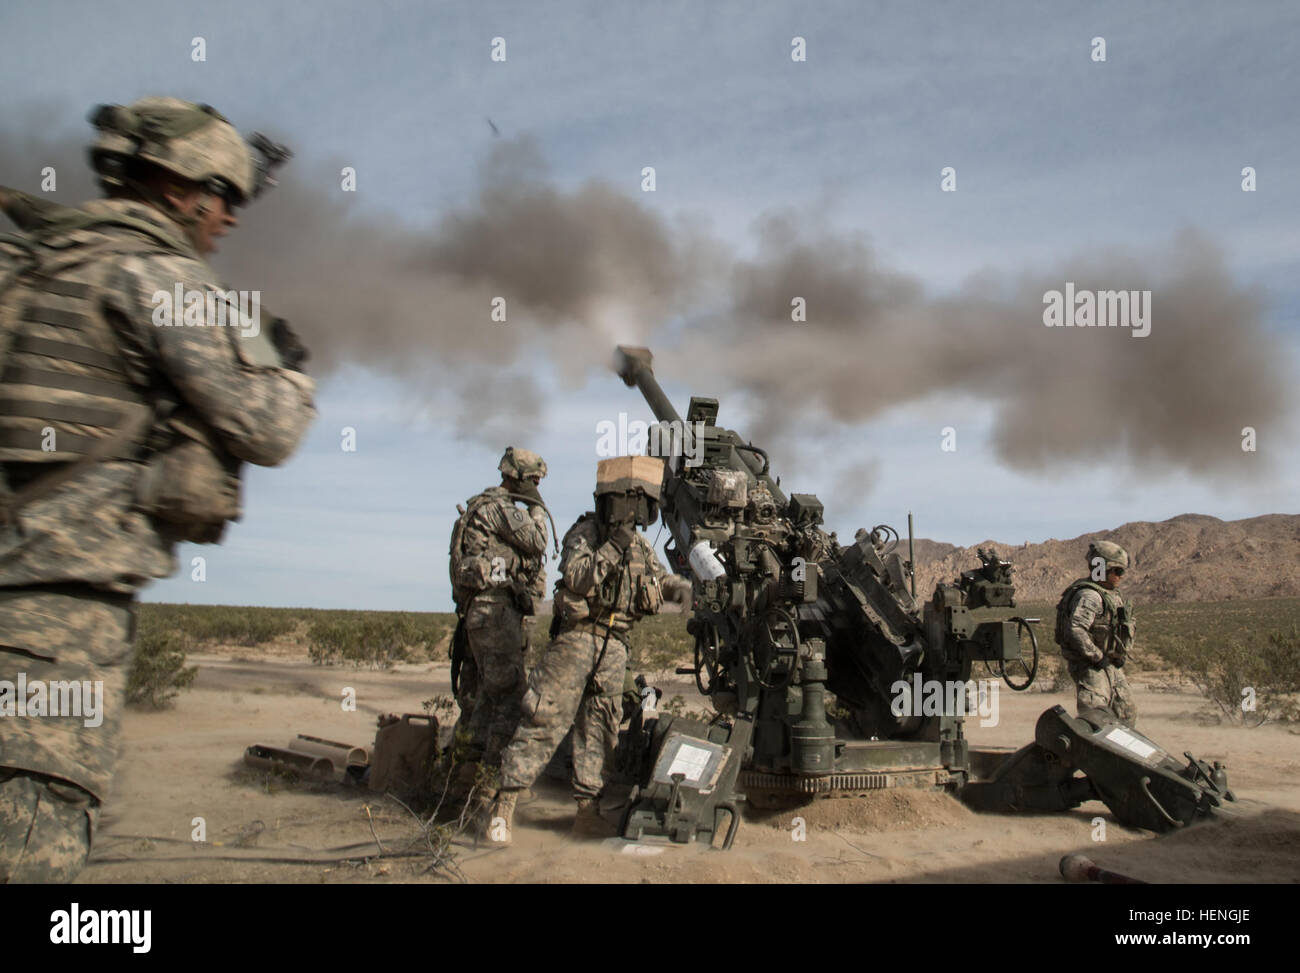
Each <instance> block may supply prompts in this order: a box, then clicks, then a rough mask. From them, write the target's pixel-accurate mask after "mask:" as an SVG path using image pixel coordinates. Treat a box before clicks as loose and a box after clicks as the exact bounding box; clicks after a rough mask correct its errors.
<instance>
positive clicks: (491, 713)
mask: <svg viewBox="0 0 1300 973" xmlns="http://www.w3.org/2000/svg"><path fill="white" fill-rule="evenodd" d="M546 542H547V533H546V520H545V514H544V513H543V511H542V508H541V506H540V505H536V504H534V505H532V506H531V507H530V508H529V510H528V512H527V513H525V512H524V510H523V509H521V507H519V506H518V505H516V503H515V501H514V500H512V499H511V498H510V496H509V493H508V491H507V490H506V489H505V488H503V487H492V488H490V489H488V490H485V491H484V492H483V493H481V494H479V495H478V496H477V497H475V498H474V499H473V500H471V501H470V502H469V504H468V505H467V507H466V512H465V515H464V533H463V535H462V539H461V544H462V548H463V554H462V556H461V559H460V561H459V565H458V572H459V577H458V578H456V579H455V581H456V586H457V589H458V590H462V591H464V590H468V591H470V592H472V593H471V594H469V595H468V597H467V598H466V600H465V602H463V603H462V604H461V605H460V608H461V610H462V611H463V612H464V618H465V633H466V636H467V639H468V642H469V651H470V659H467V660H465V661H466V663H467V664H468V663H469V662H470V661H471V660H472V662H473V669H472V670H471V671H472V675H471V684H472V685H473V690H472V693H473V695H472V696H471V694H470V692H469V691H467V690H468V689H469V687H466V686H465V685H464V684H463V682H462V685H461V693H460V694H459V696H461V697H468V698H467V699H466V700H465V701H466V702H469V703H470V706H469V709H468V712H466V707H465V705H464V703H462V704H461V707H462V708H461V715H460V719H459V720H457V722H456V731H457V732H458V733H460V734H465V733H468V736H469V743H468V747H467V749H468V751H469V756H470V761H471V762H479V761H481V762H483V763H485V764H486V765H487V766H489V767H494V766H496V765H497V764H499V763H500V759H501V749H502V748H503V747H504V746H505V745H506V743H507V742H509V740H510V737H511V736H512V735H513V734H514V732H515V727H516V726H518V725H519V702H520V699H521V698H522V697H523V693H524V653H525V652H526V651H527V648H528V644H527V643H528V629H527V627H526V625H527V622H526V619H528V618H531V617H532V614H533V602H534V601H535V600H537V599H540V598H541V597H542V596H543V594H544V593H545V590H546V589H545V585H546V568H545V555H546ZM525 609H526V610H525ZM464 677H465V669H464V668H462V670H461V679H462V680H464ZM457 701H458V702H461V700H460V699H459V698H458V700H457ZM464 756H465V754H464V753H462V754H460V757H461V758H462V759H463V758H464Z"/></svg>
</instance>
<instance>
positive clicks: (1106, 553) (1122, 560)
mask: <svg viewBox="0 0 1300 973" xmlns="http://www.w3.org/2000/svg"><path fill="white" fill-rule="evenodd" d="M1096 558H1101V559H1102V560H1103V561H1105V562H1106V570H1108V571H1109V570H1110V569H1111V568H1120V569H1121V570H1124V571H1127V570H1128V551H1126V550H1124V548H1122V547H1120V546H1119V545H1118V544H1116V543H1115V542H1114V541H1094V542H1093V543H1091V544H1089V545H1088V564H1089V565H1091V564H1092V563H1093V561H1094V560H1095V559H1096Z"/></svg>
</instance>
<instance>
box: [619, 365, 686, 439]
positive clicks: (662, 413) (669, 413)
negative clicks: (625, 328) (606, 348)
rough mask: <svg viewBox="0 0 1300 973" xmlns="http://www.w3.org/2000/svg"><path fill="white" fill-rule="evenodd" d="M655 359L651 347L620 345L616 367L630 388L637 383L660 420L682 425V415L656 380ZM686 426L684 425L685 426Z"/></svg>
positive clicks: (620, 376) (651, 409)
mask: <svg viewBox="0 0 1300 973" xmlns="http://www.w3.org/2000/svg"><path fill="white" fill-rule="evenodd" d="M653 361H654V355H652V354H650V349H649V348H633V347H629V346H628V345H619V346H618V351H617V352H616V353H615V367H616V369H617V371H618V377H619V378H621V379H622V380H623V381H624V382H625V383H626V384H627V385H628V387H629V388H630V387H631V386H633V385H635V386H636V387H637V388H639V389H640V390H641V394H642V395H643V396H645V400H646V402H647V403H649V405H650V411H652V412H653V413H654V414H655V418H656V419H658V420H659V421H660V422H675V423H677V424H678V425H679V426H680V425H681V421H682V417H681V416H679V415H678V414H677V410H676V409H674V408H673V404H672V402H671V401H669V399H668V396H666V395H665V394H664V390H663V389H661V388H660V387H659V383H658V382H657V381H655V373H654V369H653V368H652V367H651V365H652V363H653ZM683 428H684V427H683Z"/></svg>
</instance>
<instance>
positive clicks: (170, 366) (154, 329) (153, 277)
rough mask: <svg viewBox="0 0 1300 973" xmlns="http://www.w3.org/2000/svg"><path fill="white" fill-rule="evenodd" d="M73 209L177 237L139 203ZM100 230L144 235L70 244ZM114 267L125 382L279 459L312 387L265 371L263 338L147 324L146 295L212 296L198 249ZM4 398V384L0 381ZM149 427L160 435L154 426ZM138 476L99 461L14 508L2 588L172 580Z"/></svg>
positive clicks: (238, 450) (130, 585) (300, 427)
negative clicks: (172, 398) (171, 399)
mask: <svg viewBox="0 0 1300 973" xmlns="http://www.w3.org/2000/svg"><path fill="white" fill-rule="evenodd" d="M83 209H84V210H86V211H88V212H94V213H101V212H112V213H120V214H122V215H125V216H129V217H132V218H135V219H141V220H145V221H147V222H151V223H154V224H159V225H162V226H165V227H166V228H167V230H168V232H169V233H171V234H172V235H175V236H180V235H181V234H182V231H181V228H180V227H179V226H177V225H176V224H175V223H172V222H171V221H170V220H168V219H167V218H166V217H164V216H163V215H162V214H161V213H159V212H158V211H157V210H154V209H152V208H151V207H149V206H147V205H146V204H144V203H139V202H134V201H130V200H119V199H108V200H100V201H97V202H94V203H88V204H86V206H84V207H83ZM108 234H123V235H136V236H140V241H141V245H142V246H147V245H148V243H149V240H148V238H147V237H144V236H143V235H140V234H134V232H133V231H131V230H129V229H127V228H125V227H116V226H105V227H103V228H95V229H92V230H79V231H75V233H72V234H69V238H70V239H71V240H73V241H79V240H85V241H87V242H89V241H90V240H92V239H99V238H102V237H103V236H105V235H108ZM112 266H113V268H114V272H113V273H112V274H111V275H110V276H109V278H108V283H107V285H106V288H105V289H104V290H103V292H102V293H100V294H99V299H100V301H102V303H103V304H105V305H107V306H108V307H109V308H110V309H112V311H114V312H116V313H115V314H114V315H113V320H114V324H115V325H116V327H117V328H118V333H117V334H116V335H115V336H113V340H115V341H116V342H117V343H118V344H119V346H120V347H121V349H122V354H123V359H124V365H125V368H126V370H127V374H128V377H129V378H130V379H131V380H133V381H134V382H136V383H137V384H138V385H139V386H141V390H142V392H144V393H145V394H146V395H148V394H149V393H153V394H154V395H157V394H159V389H160V386H161V387H164V388H166V392H167V393H168V394H171V395H179V397H180V398H181V399H182V400H183V401H184V402H185V403H186V404H187V405H188V406H189V407H190V408H191V409H192V410H193V411H194V412H195V413H196V414H197V415H198V416H199V417H200V418H201V419H202V420H204V421H205V422H206V423H207V424H208V425H209V426H210V427H211V428H212V430H213V431H214V432H215V434H216V435H217V437H218V438H219V440H220V442H221V444H222V445H223V446H224V447H225V448H226V449H227V450H229V452H230V453H231V454H232V455H233V456H234V457H236V458H238V459H240V460H244V461H247V462H250V463H254V464H257V465H259V466H274V465H276V464H278V463H281V462H283V461H284V460H286V459H288V457H289V456H290V455H291V454H292V453H293V451H294V449H295V448H296V447H297V445H298V442H299V440H300V439H301V437H302V435H303V433H304V432H305V431H306V429H307V427H308V426H309V425H310V423H311V421H312V419H313V418H314V417H315V415H316V411H315V409H314V407H313V406H312V393H313V390H314V384H313V382H312V380H311V379H310V378H308V377H307V376H306V375H303V374H301V373H299V372H294V371H290V370H287V369H283V368H272V367H267V366H266V365H265V360H266V359H265V348H264V343H265V341H266V340H267V339H266V337H265V336H264V335H257V336H253V335H250V336H249V337H247V338H245V337H243V336H242V334H241V329H239V328H232V327H215V326H213V327H202V326H200V327H188V326H182V327H158V326H156V325H155V324H154V323H153V312H154V308H155V306H156V305H155V303H154V301H153V300H152V296H153V295H154V294H155V293H156V292H157V291H165V292H167V293H173V292H174V290H175V287H176V285H177V284H180V285H182V288H183V289H187V290H188V289H193V290H197V291H199V292H201V293H203V292H207V291H210V290H216V289H220V288H219V287H218V284H217V280H216V277H215V274H214V273H213V272H212V270H211V269H210V268H209V267H208V266H207V264H206V263H205V262H203V261H202V260H201V259H199V258H198V256H197V254H192V255H189V256H183V255H180V254H171V253H158V254H143V255H141V254H135V255H127V256H124V257H120V258H115V259H113V260H112ZM99 275H100V274H99V270H97V269H96V268H94V267H92V266H86V265H83V266H79V267H76V268H73V269H72V270H70V271H68V272H67V274H66V275H65V277H62V278H60V281H59V283H60V284H65V283H70V284H77V283H83V282H85V281H83V280H82V279H81V278H86V279H88V280H91V281H94V280H95V278H97V277H98V276H99ZM96 289H97V290H98V289H99V288H98V285H97V286H96ZM0 300H4V301H6V302H8V301H9V300H10V296H9V295H6V296H5V297H4V298H0ZM23 324H24V325H27V324H28V322H23ZM31 328H32V331H33V335H32V336H33V337H47V338H48V337H50V335H49V334H47V333H45V330H48V331H52V332H53V331H57V330H58V329H57V328H55V327H54V326H52V325H39V324H36V323H34V322H33V323H31ZM38 329H45V330H42V331H40V333H37V331H38ZM259 337H260V338H261V342H258V341H257V338H259ZM259 362H260V364H259ZM85 367H87V368H88V367H89V366H85ZM4 391H8V386H7V385H0V392H4ZM21 394H24V395H29V394H30V393H21ZM156 431H157V432H158V434H159V435H163V434H164V431H163V430H162V429H161V428H159V429H158V430H156ZM140 472H141V465H140V464H139V463H137V462H135V461H133V460H131V459H119V460H111V461H107V462H103V463H99V464H97V465H96V466H95V468H94V469H93V470H91V471H89V472H85V473H81V474H79V475H78V476H77V477H76V478H75V479H73V480H72V481H70V482H68V483H65V484H63V485H62V486H60V487H59V488H57V489H56V490H55V491H54V492H53V493H51V494H49V495H47V496H45V497H43V498H40V499H38V500H36V501H35V502H33V503H31V504H29V505H28V506H26V507H25V508H23V511H22V513H21V514H20V517H19V521H20V524H21V529H15V528H13V527H9V528H4V529H2V530H0V587H14V586H20V585H31V584H44V583H50V582H65V581H66V582H86V583H91V584H94V585H95V586H96V587H99V588H103V589H106V590H111V591H118V592H126V593H129V592H133V591H135V590H137V589H138V588H140V587H141V586H142V585H143V584H144V583H145V582H147V581H148V580H149V579H150V578H163V577H166V576H168V575H169V574H172V573H173V572H174V571H175V570H176V561H175V555H174V547H175V537H176V531H175V528H173V527H172V526H170V525H168V524H166V523H164V522H162V521H159V520H157V519H155V518H151V517H149V516H148V515H147V514H145V513H143V512H142V511H140V510H138V509H136V507H135V490H136V483H137V480H138V478H139V476H140Z"/></svg>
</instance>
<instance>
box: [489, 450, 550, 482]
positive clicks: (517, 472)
mask: <svg viewBox="0 0 1300 973" xmlns="http://www.w3.org/2000/svg"><path fill="white" fill-rule="evenodd" d="M497 469H498V470H500V472H501V475H502V476H508V477H510V478H511V479H512V480H523V479H526V478H527V477H530V476H535V477H537V478H538V479H539V480H540V479H542V478H543V477H545V476H546V460H544V459H542V458H541V457H540V456H538V455H537V454H536V453H534V452H533V451H532V450H531V449H520V448H519V447H518V446H507V447H506V451H505V454H504V455H503V456H502V457H501V462H500V463H499V464H497Z"/></svg>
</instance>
